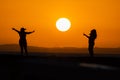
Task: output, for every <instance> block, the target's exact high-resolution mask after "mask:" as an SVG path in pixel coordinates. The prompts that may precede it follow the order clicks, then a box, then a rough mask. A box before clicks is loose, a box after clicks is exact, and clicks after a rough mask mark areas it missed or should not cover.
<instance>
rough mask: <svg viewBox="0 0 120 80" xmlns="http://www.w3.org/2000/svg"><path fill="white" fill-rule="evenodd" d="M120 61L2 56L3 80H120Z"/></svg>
mask: <svg viewBox="0 0 120 80" xmlns="http://www.w3.org/2000/svg"><path fill="white" fill-rule="evenodd" d="M119 69H120V58H119V57H112V56H109V57H101V56H97V57H94V58H90V57H85V56H84V57H82V56H81V57H80V56H79V57H72V56H71V57H67V56H66V57H60V56H59V57H57V56H49V57H48V56H35V55H34V56H32V55H30V56H20V55H15V54H0V80H6V79H7V80H46V79H54V80H69V79H72V80H88V79H89V80H113V79H114V80H120V70H119Z"/></svg>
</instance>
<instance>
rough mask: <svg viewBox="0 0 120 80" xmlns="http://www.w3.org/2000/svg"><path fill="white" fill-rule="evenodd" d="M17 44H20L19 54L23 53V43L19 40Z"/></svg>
mask: <svg viewBox="0 0 120 80" xmlns="http://www.w3.org/2000/svg"><path fill="white" fill-rule="evenodd" d="M19 46H20V50H21V55H23V44H22V42H20V41H19Z"/></svg>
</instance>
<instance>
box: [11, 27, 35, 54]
mask: <svg viewBox="0 0 120 80" xmlns="http://www.w3.org/2000/svg"><path fill="white" fill-rule="evenodd" d="M12 29H13V30H14V31H16V32H18V34H19V36H20V39H19V45H20V49H21V54H22V55H23V50H25V53H26V55H28V51H27V40H26V34H31V33H33V32H35V31H32V32H25V30H26V29H25V28H21V29H20V31H18V30H16V29H15V28H12Z"/></svg>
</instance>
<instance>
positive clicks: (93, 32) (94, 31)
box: [90, 29, 97, 38]
mask: <svg viewBox="0 0 120 80" xmlns="http://www.w3.org/2000/svg"><path fill="white" fill-rule="evenodd" d="M90 36H93V37H94V38H96V37H97V33H96V30H95V29H92V30H91V32H90Z"/></svg>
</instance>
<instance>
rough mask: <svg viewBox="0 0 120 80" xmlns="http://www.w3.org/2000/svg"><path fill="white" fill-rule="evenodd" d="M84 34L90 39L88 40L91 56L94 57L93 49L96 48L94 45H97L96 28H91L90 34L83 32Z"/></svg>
mask: <svg viewBox="0 0 120 80" xmlns="http://www.w3.org/2000/svg"><path fill="white" fill-rule="evenodd" d="M83 35H84V36H86V37H87V38H88V39H89V41H88V42H89V46H88V50H89V54H90V56H91V57H93V56H94V51H93V49H94V45H95V39H96V37H97V33H96V30H95V29H93V30H91V32H90V36H88V35H86V34H84V33H83Z"/></svg>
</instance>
